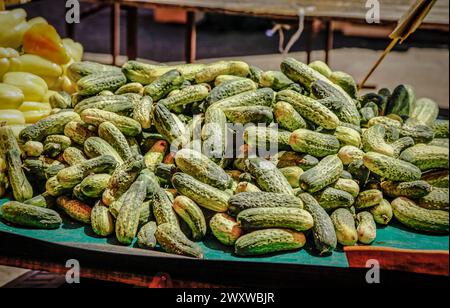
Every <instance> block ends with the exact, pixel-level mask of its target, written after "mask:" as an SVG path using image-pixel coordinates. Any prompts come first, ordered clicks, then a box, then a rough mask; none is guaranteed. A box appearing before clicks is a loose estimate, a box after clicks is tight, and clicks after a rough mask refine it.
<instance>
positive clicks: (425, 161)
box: [400, 144, 449, 171]
mask: <svg viewBox="0 0 450 308" xmlns="http://www.w3.org/2000/svg"><path fill="white" fill-rule="evenodd" d="M400 158H401V159H403V160H404V161H407V162H410V163H412V164H413V165H415V166H417V167H419V168H420V170H422V171H427V170H431V169H448V166H449V150H448V148H442V147H437V146H430V145H420V144H419V145H416V146H413V147H411V148H408V149H406V150H404V151H403V152H402V154H400Z"/></svg>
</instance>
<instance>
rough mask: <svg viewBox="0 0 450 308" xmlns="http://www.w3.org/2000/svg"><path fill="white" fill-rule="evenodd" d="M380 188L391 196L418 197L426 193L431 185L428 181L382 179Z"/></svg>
mask: <svg viewBox="0 0 450 308" xmlns="http://www.w3.org/2000/svg"><path fill="white" fill-rule="evenodd" d="M381 188H382V189H383V193H384V194H385V195H386V196H389V197H392V198H396V197H402V196H403V197H408V198H411V199H418V198H422V197H425V196H426V195H428V194H429V193H430V192H431V190H432V188H433V187H432V186H431V185H430V184H428V182H426V181H423V180H419V181H412V182H393V181H384V182H382V183H381Z"/></svg>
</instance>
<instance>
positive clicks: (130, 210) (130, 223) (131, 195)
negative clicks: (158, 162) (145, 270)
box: [115, 177, 147, 245]
mask: <svg viewBox="0 0 450 308" xmlns="http://www.w3.org/2000/svg"><path fill="white" fill-rule="evenodd" d="M146 195H147V185H146V183H145V180H143V179H141V177H139V178H138V179H137V180H136V181H135V182H134V183H133V184H132V185H131V186H130V188H129V189H128V191H127V192H126V194H125V197H124V202H123V205H122V207H121V208H120V211H119V215H118V216H117V220H116V226H115V229H116V237H117V240H118V241H119V242H120V243H121V244H124V245H129V244H131V243H132V241H133V240H134V238H135V237H136V234H137V231H138V227H139V216H140V209H141V205H142V203H143V202H144V200H145V197H146Z"/></svg>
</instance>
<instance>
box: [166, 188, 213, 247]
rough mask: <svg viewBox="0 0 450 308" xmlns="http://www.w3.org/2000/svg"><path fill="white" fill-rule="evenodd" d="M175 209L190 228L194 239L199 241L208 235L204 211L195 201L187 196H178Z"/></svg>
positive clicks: (174, 204)
mask: <svg viewBox="0 0 450 308" xmlns="http://www.w3.org/2000/svg"><path fill="white" fill-rule="evenodd" d="M173 209H174V211H175V212H176V213H177V214H178V216H179V217H180V218H181V219H182V220H183V221H184V222H185V223H186V224H187V225H188V226H189V229H190V230H191V235H192V239H193V240H194V241H198V240H200V239H202V238H203V237H204V236H205V234H206V221H205V216H204V215H203V212H202V210H201V209H200V208H199V207H198V205H197V204H195V202H194V201H192V200H191V199H189V198H188V197H185V196H178V197H176V198H175V200H174V201H173Z"/></svg>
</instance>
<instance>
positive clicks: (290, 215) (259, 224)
mask: <svg viewBox="0 0 450 308" xmlns="http://www.w3.org/2000/svg"><path fill="white" fill-rule="evenodd" d="M237 221H238V222H239V223H240V224H241V227H242V228H243V229H261V228H289V229H293V230H297V231H306V230H309V229H311V228H312V227H313V225H314V221H313V218H312V216H311V214H309V212H307V211H305V210H303V209H300V208H295V207H275V208H253V209H247V210H244V211H242V212H240V213H239V214H238V216H237Z"/></svg>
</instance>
